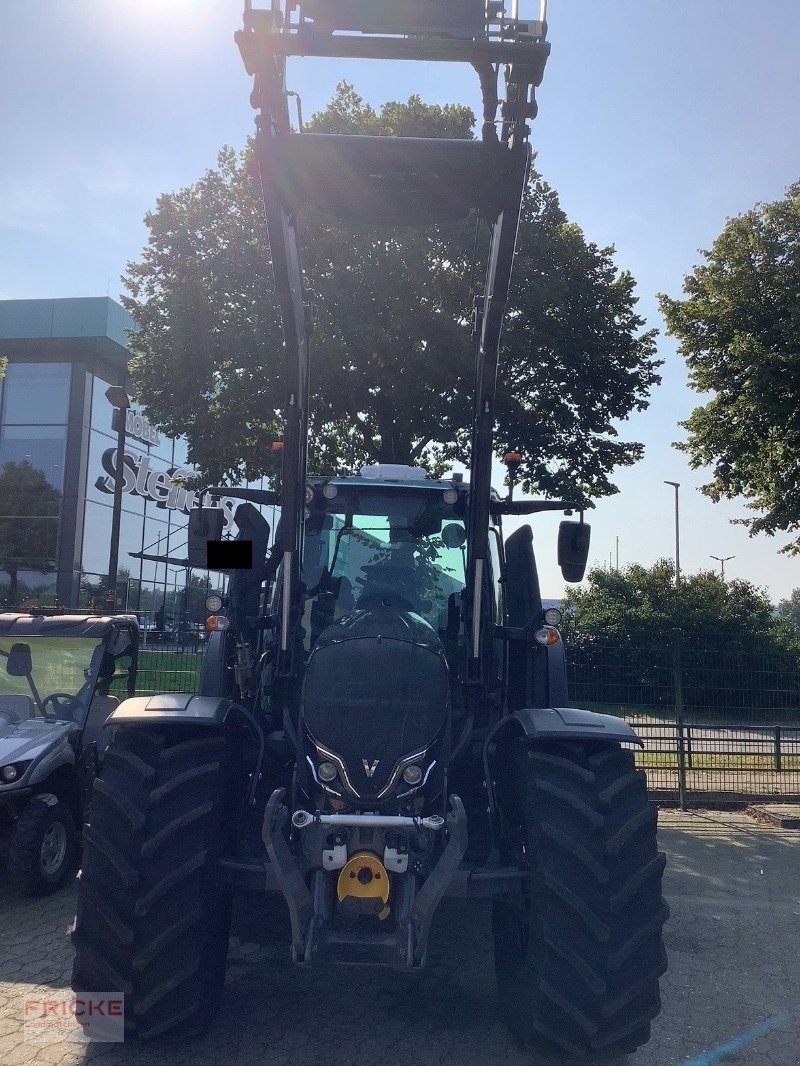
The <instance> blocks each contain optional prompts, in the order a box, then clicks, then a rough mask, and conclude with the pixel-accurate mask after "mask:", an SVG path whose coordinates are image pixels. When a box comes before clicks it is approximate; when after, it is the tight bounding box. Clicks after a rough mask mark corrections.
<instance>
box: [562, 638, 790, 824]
mask: <svg viewBox="0 0 800 1066" xmlns="http://www.w3.org/2000/svg"><path fill="white" fill-rule="evenodd" d="M567 670H568V676H569V682H570V701H571V703H572V704H573V705H574V706H583V707H588V708H590V709H592V710H596V711H602V712H605V713H607V714H615V715H618V716H620V717H623V718H625V719H626V720H627V721H629V722H630V724H631V725H632V726H633V727H634V729H635V730H636V732H637V733H638V734H639V736H640V737H641V739H642V740H643V741H644V745H645V746H644V749H643V750H642V751H641V752H640V753H639V754H637V762H638V764H639V765H640V766H641V767H642V769H644V770H645V771H646V772H647V777H648V784H649V786H650V788H651V790H652V791H653V793H654V794H655V795H656V797H657V798H659V799H661V800H666V801H677V802H679V803H680V804H681V806H689V805H694V806H702V805H703V804H708V803H712V802H725V801H740V800H742V799H773V800H775V801H784V800H786V799H797V798H798V797H800V655H798V653H797V652H796V651H792V650H791V649H790V648H786V647H783V646H781V645H780V644H779V643H778V642H776V640H775V639H774V637H771V636H770V635H768V634H765V635H763V636H759V635H754V636H753V637H752V638H750V639H748V640H746V641H743V640H735V639H728V638H726V637H725V635H724V634H708V635H703V636H701V637H698V636H694V637H688V636H687V635H685V634H682V633H680V632H678V631H671V632H670V633H667V634H664V636H663V638H661V639H659V640H656V641H639V642H637V641H632V640H630V639H627V640H625V639H620V638H615V639H611V638H608V639H596V638H592V639H585V638H584V639H580V638H578V639H574V640H573V641H572V642H571V643H568V644H567Z"/></svg>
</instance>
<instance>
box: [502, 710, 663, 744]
mask: <svg viewBox="0 0 800 1066" xmlns="http://www.w3.org/2000/svg"><path fill="white" fill-rule="evenodd" d="M513 717H514V718H516V719H517V721H518V722H519V724H520V725H521V726H522V729H523V732H524V733H525V736H526V737H529V738H530V739H531V740H607V741H612V742H616V743H628V744H638V745H639V747H641V748H643V747H644V742H643V741H641V740H640V739H639V737H637V735H636V733H634V731H633V730H632V729H631V727H630V726H629V725H628V723H627V722H626V721H624V720H623V719H622V718H617V717H616V716H615V715H613V714H597V713H596V712H595V711H585V710H581V709H580V708H578V707H522V708H521V709H520V710H518V711H514V713H513Z"/></svg>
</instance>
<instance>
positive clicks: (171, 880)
mask: <svg viewBox="0 0 800 1066" xmlns="http://www.w3.org/2000/svg"><path fill="white" fill-rule="evenodd" d="M234 791H235V775H234V773H233V772H232V767H231V760H230V757H229V752H228V747H227V745H226V741H225V738H224V737H222V736H219V735H216V734H215V735H212V736H198V735H195V736H192V737H189V738H187V736H186V733H185V731H184V730H180V731H176V732H174V733H170V732H169V730H166V731H165V732H164V733H159V732H156V731H152V730H151V729H149V728H148V729H147V730H145V729H139V728H136V727H133V728H127V729H126V728H122V729H120V730H119V732H118V734H117V736H116V737H115V739H114V741H113V742H112V744H111V745H110V747H109V748H108V749H107V751H106V753H105V756H104V759H103V773H102V776H101V777H100V778H99V779H98V780H97V781H95V784H94V794H93V796H92V803H91V809H90V815H89V825H88V826H87V827H86V830H85V832H84V863H83V869H82V871H81V873H80V876H79V879H78V908H77V918H76V923H75V933H74V937H73V939H74V943H75V962H74V966H73V971H72V987H73V988H74V990H75V991H76V992H77V993H79V994H88V993H91V992H109V991H111V992H122V993H124V995H125V1035H126V1039H130V1038H131V1037H138V1038H140V1039H150V1038H153V1037H158V1036H162V1035H165V1034H170V1035H178V1034H180V1035H182V1036H194V1035H199V1034H201V1033H203V1032H204V1031H205V1030H206V1029H207V1028H208V1025H209V1024H210V1023H211V1020H212V1018H213V1015H214V1014H215V1012H216V1010H217V1008H218V1006H219V1003H220V1000H221V998H222V990H223V985H224V980H225V960H226V956H227V951H228V933H229V929H230V918H231V894H230V890H229V889H228V888H222V887H219V886H218V885H217V884H216V881H215V869H214V866H215V861H216V859H217V857H218V856H219V855H220V854H221V853H222V852H223V851H224V849H225V847H226V844H227V843H228V842H229V841H230V839H231V833H232V827H233V825H234V821H235V807H234V803H235V797H234Z"/></svg>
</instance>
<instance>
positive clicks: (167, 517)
mask: <svg viewBox="0 0 800 1066" xmlns="http://www.w3.org/2000/svg"><path fill="white" fill-rule="evenodd" d="M133 325H134V324H133V322H132V321H131V320H130V319H128V318H127V316H126V314H125V312H124V310H123V309H122V308H121V307H120V306H119V305H118V304H115V303H114V301H112V300H108V299H105V298H86V299H75V300H8V301H0V357H6V358H7V359H8V367H7V372H6V375H5V378H4V379H3V380H2V381H0V610H3V609H8V608H10V607H14V608H28V607H32V606H36V605H40V606H51V605H61V606H64V607H67V608H88V609H100V610H106V609H108V607H109V606H110V603H109V590H108V565H109V554H110V544H111V529H112V515H113V501H114V484H115V479H116V450H117V438H118V431H117V414H118V413H117V411H116V409H115V408H114V407H112V405H111V403H110V402H109V401H108V399H107V398H106V391H107V389H108V387H109V385H110V384H114V385H119V384H123V386H124V383H125V380H126V368H127V360H128V351H127V348H126V330H130V329H131V328H133ZM123 417H124V418H125V424H124V429H125V445H124V460H123V463H124V465H123V471H122V474H123V495H122V512H121V528H120V545H119V562H118V572H117V573H118V581H117V590H116V593H117V594H116V609H117V610H119V609H126V610H129V611H131V612H135V613H139V614H141V615H143V616H147V615H149V616H150V618H153V616H155V615H156V614H157V613H159V612H160V613H161V616H162V623H161V626H162V628H163V626H164V623H165V622H166V623H171V624H173V625H174V626H175V628H176V629H177V628H178V626H179V625H180V624H186V623H187V621H188V622H192V623H195V624H196V623H197V622H198V621H199V620H200V619H202V618H203V617H204V614H203V604H204V601H205V592H206V589H207V587H208V583H209V579H208V574H207V573H206V572H205V571H199V572H197V571H195V572H192V571H190V570H189V569H188V567H187V566H185V565H184V561H185V557H186V540H187V532H186V527H187V524H188V518H189V513H190V511H191V510H192V508H193V507H194V506H195V505H196V504H197V502H198V501H197V493H196V492H194V491H191V490H189V489H187V487H186V481H187V480H188V479H190V478H191V477H192V476H193V475H194V471H193V470H192V469H190V468H189V467H188V466H187V464H186V459H187V455H186V446H185V442H184V441H182V440H171V439H169V438H168V437H165V436H164V435H163V434H161V433H159V432H157V431H156V430H155V429H154V428H153V427H152V426H150V425H149V423H148V421H147V419H146V418H145V417H144V416H143V415H142V414H141V412H140V411H138V410H130V411H128V412H126V413H124V415H123ZM209 502H210V501H209ZM220 505H221V506H222V507H223V509H224V511H225V516H226V521H225V524H226V528H230V527H231V525H232V515H233V510H234V508H235V501H233V500H230V499H228V500H222V501H220ZM272 524H273V525H274V516H273V522H272ZM212 581H213V583H214V584H215V585H216V584H218V582H217V581H216V580H215V579H214V578H213V577H212ZM190 594H191V595H190ZM190 604H191V605H192V606H191V609H190Z"/></svg>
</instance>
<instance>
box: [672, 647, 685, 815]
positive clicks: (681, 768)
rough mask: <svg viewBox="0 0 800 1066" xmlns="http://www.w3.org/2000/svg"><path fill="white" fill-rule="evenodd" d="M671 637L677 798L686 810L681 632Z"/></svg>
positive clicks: (683, 809) (682, 808)
mask: <svg viewBox="0 0 800 1066" xmlns="http://www.w3.org/2000/svg"><path fill="white" fill-rule="evenodd" d="M671 637H672V641H671V643H672V684H673V691H674V695H675V729H676V735H677V740H678V753H677V754H678V800H679V802H680V805H681V810H682V811H685V810H686V744H685V738H684V732H683V731H684V723H683V634H682V633H681V631H680V629H673V630H672V633H671Z"/></svg>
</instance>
